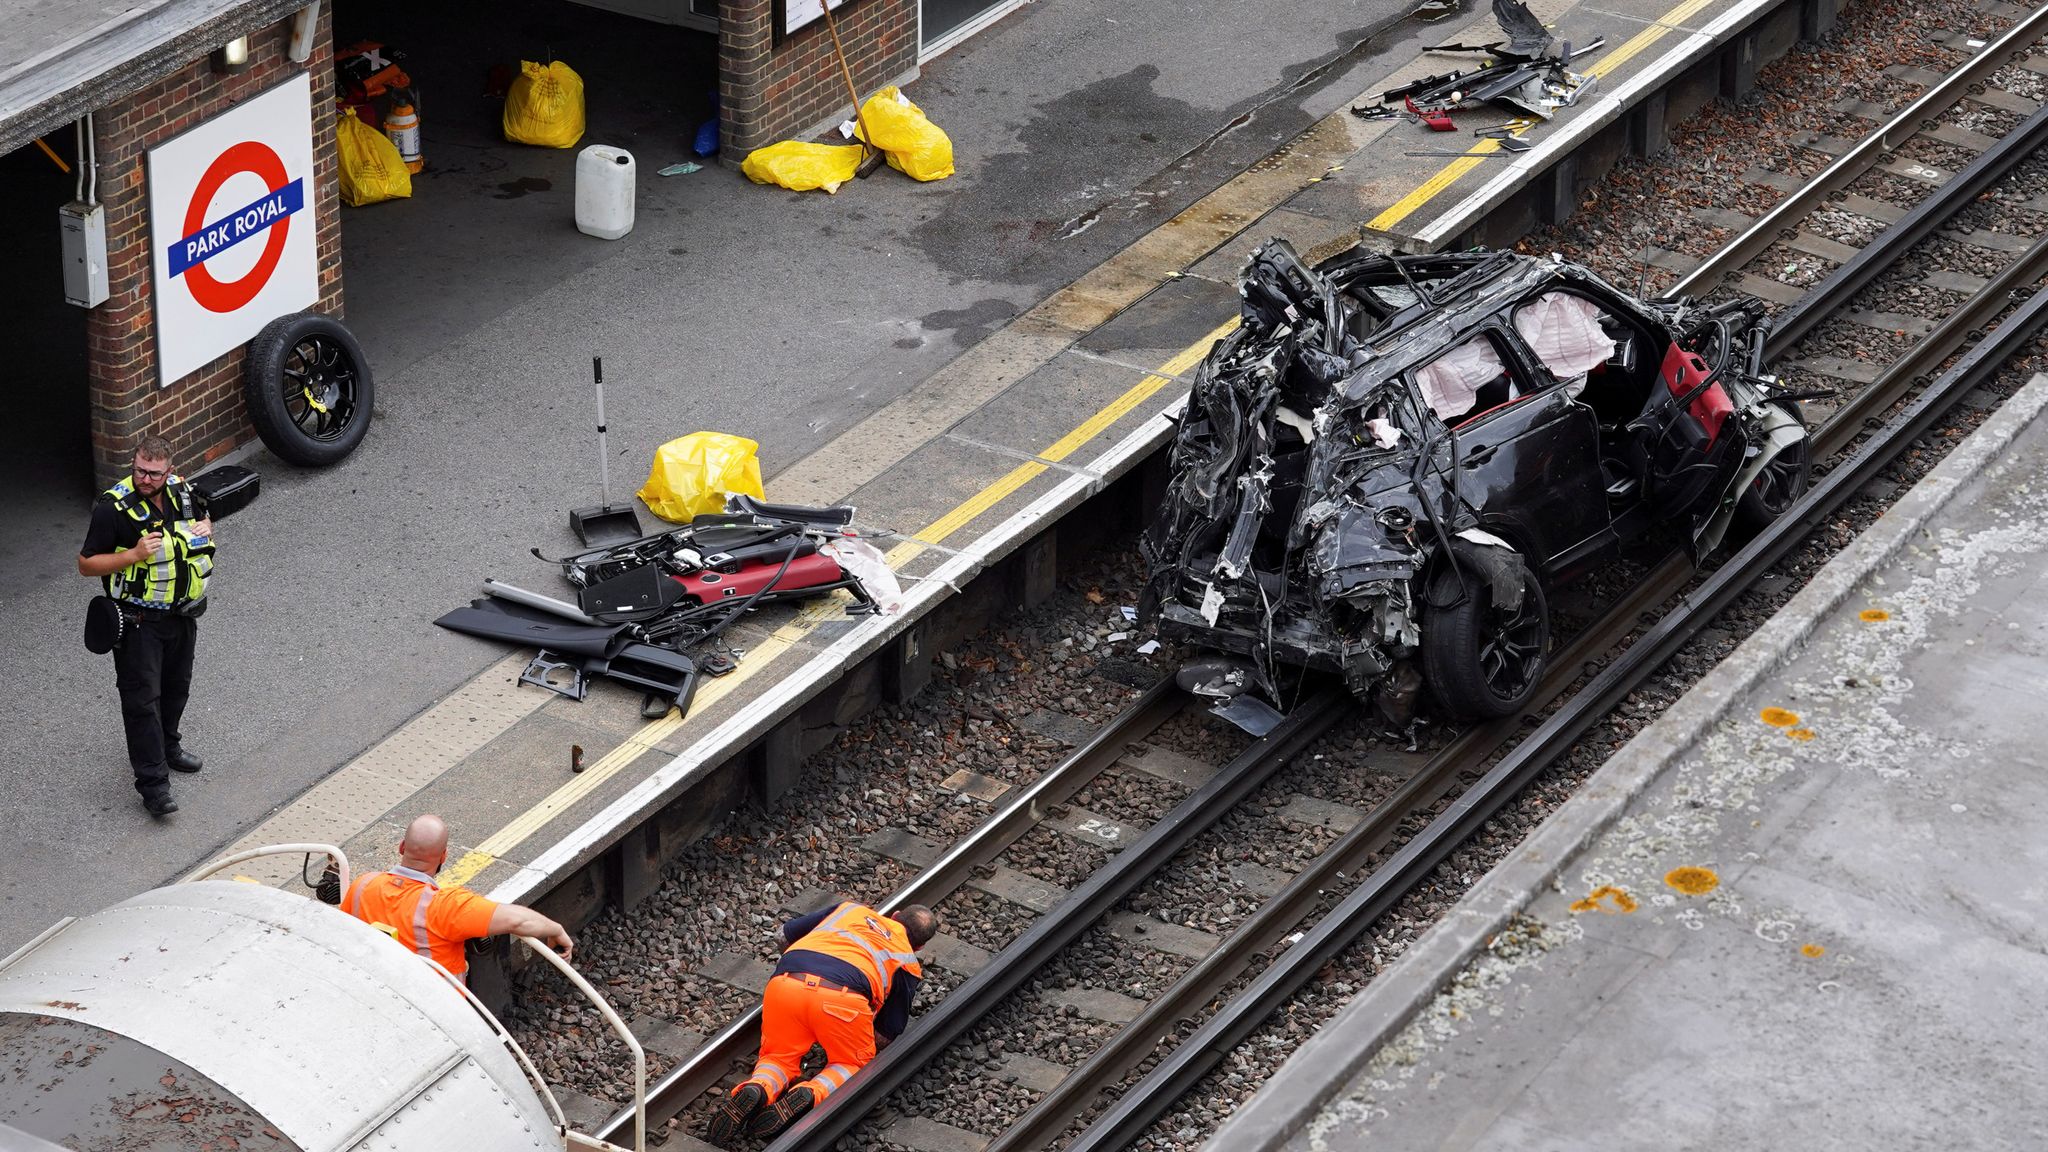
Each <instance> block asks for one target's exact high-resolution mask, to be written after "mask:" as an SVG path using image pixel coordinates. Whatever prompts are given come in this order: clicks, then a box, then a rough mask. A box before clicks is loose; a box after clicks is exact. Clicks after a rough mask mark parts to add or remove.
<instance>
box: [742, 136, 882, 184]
mask: <svg viewBox="0 0 2048 1152" xmlns="http://www.w3.org/2000/svg"><path fill="white" fill-rule="evenodd" d="M860 154H861V147H860V145H858V144H806V143H804V142H803V141H801V140H778V141H776V142H775V143H773V144H770V145H768V146H767V147H765V148H756V149H754V150H753V151H752V152H749V153H747V158H746V159H745V160H742V161H741V162H740V171H742V172H744V173H746V174H747V179H749V180H752V181H753V182H754V183H756V184H780V185H781V186H782V187H784V188H787V189H789V190H790V191H792V192H809V191H810V190H811V189H813V188H823V189H824V190H825V191H827V192H837V191H839V186H840V185H841V184H844V183H846V182H847V181H848V180H851V179H853V173H854V171H855V170H856V169H858V168H859V167H860Z"/></svg>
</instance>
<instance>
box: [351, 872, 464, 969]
mask: <svg viewBox="0 0 2048 1152" xmlns="http://www.w3.org/2000/svg"><path fill="white" fill-rule="evenodd" d="M341 907H342V909H343V910H344V911H346V912H347V913H348V914H349V915H351V916H354V917H355V918H356V919H358V920H362V921H364V922H366V923H368V924H369V925H370V926H371V927H373V928H378V929H381V930H382V931H384V932H385V933H386V934H388V935H389V936H390V937H391V938H392V939H393V940H396V941H398V942H399V943H400V944H403V945H405V946H406V947H407V948H410V949H412V950H413V951H414V952H417V953H419V954H420V955H421V956H427V957H431V958H432V959H434V960H435V961H438V962H439V963H440V965H441V967H443V968H446V969H447V970H448V971H450V972H452V973H454V974H455V975H456V976H458V977H460V976H465V975H466V974H467V973H468V971H469V958H468V957H467V956H466V955H464V953H463V950H462V946H463V944H465V943H467V942H468V941H471V940H474V939H476V938H477V937H479V936H488V935H490V934H491V913H493V912H496V911H497V910H498V905H497V903H496V902H495V901H492V900H487V899H485V898H484V897H482V896H479V895H477V894H476V893H474V892H471V891H470V890H469V889H467V888H459V887H457V888H443V887H441V886H440V884H439V883H437V882H436V881H435V880H434V878H433V877H432V876H429V875H427V874H426V873H425V872H421V871H419V870H417V869H414V868H407V867H405V866H403V865H400V866H398V867H396V868H393V869H391V870H390V871H388V872H368V873H365V874H363V875H361V876H358V877H357V878H356V881H355V883H353V884H351V885H349V888H348V895H346V896H344V897H342V900H341Z"/></svg>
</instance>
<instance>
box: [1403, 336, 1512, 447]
mask: <svg viewBox="0 0 2048 1152" xmlns="http://www.w3.org/2000/svg"><path fill="white" fill-rule="evenodd" d="M1415 384H1416V386H1417V387H1418V388H1421V389H1422V395H1423V398H1424V399H1426V400H1428V401H1429V408H1430V411H1432V412H1435V413H1436V414H1437V418H1438V419H1440V420H1442V421H1443V422H1444V423H1446V424H1453V425H1455V424H1458V423H1460V422H1462V421H1464V420H1466V419H1468V418H1470V417H1471V416H1473V415H1475V414H1480V413H1485V412H1488V411H1491V410H1492V409H1494V408H1498V407H1500V406H1501V405H1503V404H1506V403H1509V402H1510V401H1513V400H1517V399H1520V398H1521V396H1522V389H1521V387H1520V385H1519V384H1517V383H1516V381H1515V378H1514V375H1513V373H1511V372H1509V371H1508V366H1507V362H1506V359H1505V358H1504V357H1503V356H1502V355H1501V350H1500V346H1499V345H1498V344H1497V343H1496V342H1495V339H1494V337H1493V336H1492V335H1491V334H1490V333H1481V334H1479V335H1478V336H1475V337H1473V338H1472V339H1470V340H1467V341H1465V342H1464V343H1463V344H1460V345H1458V346H1457V347H1455V348H1452V349H1450V350H1449V351H1447V352H1445V353H1444V354H1443V355H1442V356H1439V357H1437V358H1436V359H1434V360H1432V361H1430V362H1429V363H1427V364H1425V365H1423V366H1422V367H1421V368H1419V369H1417V370H1416V373H1415Z"/></svg>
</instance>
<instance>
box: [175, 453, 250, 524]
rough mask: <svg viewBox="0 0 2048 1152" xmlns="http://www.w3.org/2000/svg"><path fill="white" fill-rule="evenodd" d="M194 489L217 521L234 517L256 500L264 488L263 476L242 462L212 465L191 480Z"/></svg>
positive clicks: (209, 513)
mask: <svg viewBox="0 0 2048 1152" xmlns="http://www.w3.org/2000/svg"><path fill="white" fill-rule="evenodd" d="M189 483H190V484H191V485H192V490H193V491H195V492H197V493H199V498H200V499H201V500H203V501H205V503H206V514H207V515H208V516H210V517H212V518H213V519H215V520H218V519H220V518H221V517H223V516H232V515H234V514H235V513H237V512H240V511H241V510H242V509H244V508H247V507H248V506H249V505H251V504H253V503H255V502H256V493H258V492H260V491H262V489H263V477H261V476H259V475H257V474H256V473H255V472H253V471H251V470H249V469H247V468H244V467H242V466H241V465H240V464H223V465H221V466H220V467H218V468H210V469H208V470H207V471H205V472H201V473H200V474H199V475H197V476H194V477H192V479H191V480H190V481H189Z"/></svg>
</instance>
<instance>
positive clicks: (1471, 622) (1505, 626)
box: [1422, 569, 1550, 720]
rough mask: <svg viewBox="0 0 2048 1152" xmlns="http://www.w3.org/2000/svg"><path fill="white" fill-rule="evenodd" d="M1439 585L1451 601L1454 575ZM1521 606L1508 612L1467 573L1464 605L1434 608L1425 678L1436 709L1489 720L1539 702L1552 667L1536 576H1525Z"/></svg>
mask: <svg viewBox="0 0 2048 1152" xmlns="http://www.w3.org/2000/svg"><path fill="white" fill-rule="evenodd" d="M1443 579H1445V580H1449V581H1451V582H1452V586H1451V587H1450V588H1448V589H1447V588H1444V587H1443V586H1442V584H1441V582H1440V583H1439V591H1440V592H1442V593H1443V595H1444V596H1446V597H1448V596H1449V595H1451V594H1452V593H1453V592H1454V591H1455V587H1456V584H1455V582H1456V579H1457V578H1456V576H1455V575H1452V574H1448V573H1447V574H1446V575H1445V577H1444V578H1443ZM1524 581H1525V583H1524V585H1523V591H1522V602H1521V604H1520V605H1518V606H1517V607H1516V608H1515V609H1514V610H1512V611H1509V610H1507V609H1504V608H1501V607H1499V606H1497V605H1496V604H1495V603H1494V600H1493V590H1492V588H1491V587H1489V586H1488V585H1487V583H1486V581H1485V580H1484V579H1483V578H1482V577H1480V575H1479V574H1478V573H1477V572H1474V571H1472V570H1470V569H1467V570H1466V572H1465V587H1466V595H1465V598H1464V599H1463V600H1462V601H1460V602H1458V603H1456V604H1453V605H1451V606H1450V607H1448V608H1432V609H1430V612H1429V615H1428V616H1427V617H1426V618H1425V619H1424V620H1423V629H1422V675H1423V679H1425V680H1427V681H1428V682H1429V690H1430V694H1431V695H1432V696H1434V697H1435V698H1436V702H1437V705H1438V707H1440V708H1442V709H1443V710H1444V711H1445V712H1446V713H1448V714H1450V715H1451V716H1453V717H1455V718H1458V719H1468V720H1490V719H1492V718H1494V717H1496V716H1507V715H1510V714H1512V713H1515V712H1519V711H1520V710H1521V709H1522V708H1523V707H1525V706H1526V705H1527V704H1528V703H1529V701H1530V700H1532V699H1533V698H1534V697H1535V695H1536V686H1537V685H1538V684H1539V683H1541V682H1542V680H1543V672H1544V669H1545V668H1547V667H1548V666H1549V663H1550V606H1549V604H1548V603H1547V602H1546V601H1545V600H1544V598H1543V585H1542V583H1541V582H1539V581H1538V580H1537V579H1536V574H1535V573H1533V572H1529V573H1526V574H1525V575H1524Z"/></svg>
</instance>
